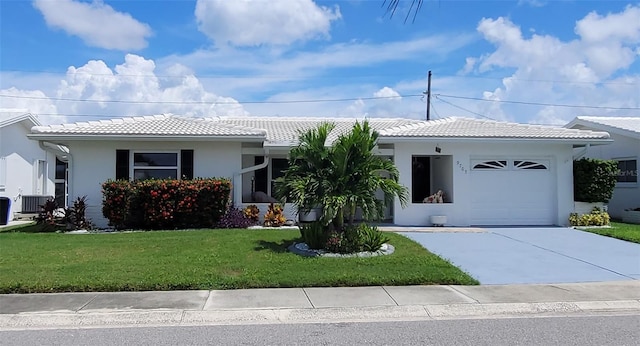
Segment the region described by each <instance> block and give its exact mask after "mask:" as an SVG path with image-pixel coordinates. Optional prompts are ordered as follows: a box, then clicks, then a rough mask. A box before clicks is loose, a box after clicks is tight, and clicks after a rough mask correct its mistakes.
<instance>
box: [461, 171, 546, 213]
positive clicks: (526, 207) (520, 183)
mask: <svg viewBox="0 0 640 346" xmlns="http://www.w3.org/2000/svg"><path fill="white" fill-rule="evenodd" d="M470 173H471V176H470V178H471V185H470V186H471V189H472V191H470V196H471V208H470V223H471V224H472V225H553V224H555V220H557V215H556V213H557V207H556V204H557V203H556V200H557V188H556V179H555V177H556V175H555V174H554V173H553V167H552V165H551V160H550V159H526V158H492V159H479V160H472V162H471V172H470Z"/></svg>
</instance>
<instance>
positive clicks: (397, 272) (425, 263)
mask: <svg viewBox="0 0 640 346" xmlns="http://www.w3.org/2000/svg"><path fill="white" fill-rule="evenodd" d="M299 235H300V233H299V232H298V231H296V230H197V231H158V232H134V233H115V234H81V235H70V234H25V233H2V234H0V253H1V254H2V255H1V256H0V293H27V292H68V291H138V290H140V291H142V290H178V289H233V288H259V287H310V286H370V285H416V284H477V283H478V282H477V281H476V280H474V279H473V278H471V277H470V276H468V275H467V274H466V273H464V272H462V271H461V270H460V269H458V268H457V267H455V266H453V265H452V264H450V263H449V262H447V261H445V260H443V259H441V258H439V257H438V256H436V255H434V254H432V253H430V252H428V251H426V250H425V249H424V248H422V247H421V246H420V245H419V244H417V243H415V242H413V241H412V240H409V239H407V238H405V237H403V236H400V235H397V234H392V233H389V234H385V235H387V236H388V237H389V238H390V243H391V244H393V245H394V246H395V247H396V252H395V253H394V254H392V255H388V256H379V257H373V258H303V257H300V256H298V255H295V254H292V253H289V252H287V251H286V246H288V245H289V244H291V243H292V242H294V241H295V240H297V239H298V237H299Z"/></svg>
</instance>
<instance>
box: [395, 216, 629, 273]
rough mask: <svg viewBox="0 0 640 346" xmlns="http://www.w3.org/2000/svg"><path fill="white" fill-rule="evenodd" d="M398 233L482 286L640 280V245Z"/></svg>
mask: <svg viewBox="0 0 640 346" xmlns="http://www.w3.org/2000/svg"><path fill="white" fill-rule="evenodd" d="M486 230H487V232H486V233H463V232H460V233H430V232H399V233H400V234H402V235H404V236H406V237H408V238H410V239H413V240H415V241H417V242H418V243H420V244H421V245H422V246H424V247H425V248H427V249H429V251H431V252H433V253H435V254H437V255H439V256H441V257H443V258H446V259H448V260H450V261H451V262H452V263H453V264H455V265H456V266H458V267H460V268H461V269H463V270H464V271H466V272H467V273H469V274H470V275H471V276H473V277H475V278H476V279H478V281H480V283H481V284H533V283H540V284H545V283H567V282H592V281H620V280H640V244H635V243H631V242H626V241H622V240H618V239H614V238H609V237H603V236H600V235H596V234H593V233H588V232H583V231H578V230H574V229H571V228H562V227H522V228H486Z"/></svg>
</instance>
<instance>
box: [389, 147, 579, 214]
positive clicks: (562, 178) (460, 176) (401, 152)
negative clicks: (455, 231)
mask: <svg viewBox="0 0 640 346" xmlns="http://www.w3.org/2000/svg"><path fill="white" fill-rule="evenodd" d="M436 145H438V146H439V147H440V148H441V149H442V151H441V153H436V152H435V150H434V149H435V146H436ZM414 155H452V170H453V196H452V200H453V203H444V204H424V203H414V204H411V203H410V204H409V205H408V206H407V207H406V208H404V209H403V208H402V207H401V206H400V203H399V201H396V203H395V206H394V213H395V215H394V223H395V224H398V225H428V224H429V217H430V216H431V215H446V216H447V225H453V226H469V225H470V219H469V210H470V207H471V200H472V191H473V189H472V186H471V178H470V177H471V160H472V159H474V158H486V159H491V158H496V157H505V158H514V159H516V158H524V159H526V158H539V159H547V160H549V161H550V166H551V167H550V169H551V174H553V176H554V177H555V184H556V186H555V191H556V192H555V193H554V195H553V196H550V197H549V203H553V204H554V206H553V207H554V209H556V210H557V213H556V215H554V218H553V219H554V223H555V224H558V225H566V224H567V219H568V217H569V214H570V213H571V211H572V210H573V163H572V146H571V145H570V144H558V143H545V142H542V141H540V142H528V143H523V142H516V141H504V142H498V143H496V142H494V143H490V142H488V141H468V142H464V143H463V142H444V143H443V142H442V141H440V142H435V141H433V142H429V141H422V142H400V143H396V144H395V159H394V161H395V164H396V166H397V167H398V169H399V170H400V182H401V183H402V184H403V185H405V186H407V187H408V188H409V190H411V188H410V187H411V160H412V156H414ZM409 201H411V197H410V198H409Z"/></svg>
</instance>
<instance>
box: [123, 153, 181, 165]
mask: <svg viewBox="0 0 640 346" xmlns="http://www.w3.org/2000/svg"><path fill="white" fill-rule="evenodd" d="M133 165H134V166H136V167H139V166H149V167H173V166H177V165H178V155H177V154H176V153H135V154H133Z"/></svg>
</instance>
